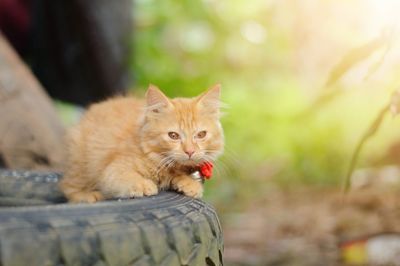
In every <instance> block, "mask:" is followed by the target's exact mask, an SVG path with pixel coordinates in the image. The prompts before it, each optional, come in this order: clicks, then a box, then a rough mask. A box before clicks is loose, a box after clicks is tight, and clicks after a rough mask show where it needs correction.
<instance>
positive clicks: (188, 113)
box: [174, 99, 197, 131]
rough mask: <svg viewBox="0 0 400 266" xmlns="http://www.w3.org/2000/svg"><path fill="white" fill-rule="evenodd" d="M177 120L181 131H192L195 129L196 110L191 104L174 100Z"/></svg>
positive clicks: (186, 101)
mask: <svg viewBox="0 0 400 266" xmlns="http://www.w3.org/2000/svg"><path fill="white" fill-rule="evenodd" d="M174 105H175V112H176V115H177V120H178V123H179V127H180V129H181V130H183V131H185V130H189V131H193V130H195V129H196V120H197V119H196V118H197V117H196V110H195V108H194V106H193V103H192V102H191V101H188V100H181V99H179V100H176V101H175V102H174Z"/></svg>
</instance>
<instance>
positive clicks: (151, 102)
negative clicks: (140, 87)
mask: <svg viewBox="0 0 400 266" xmlns="http://www.w3.org/2000/svg"><path fill="white" fill-rule="evenodd" d="M146 102H147V109H148V110H150V111H152V112H154V113H159V112H160V111H161V110H162V109H164V108H167V107H169V106H171V102H170V101H169V99H168V97H167V96H165V94H164V93H162V91H161V90H160V89H159V88H158V87H157V86H155V85H153V84H150V85H149V88H148V89H147V92H146Z"/></svg>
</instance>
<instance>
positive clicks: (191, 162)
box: [179, 160, 201, 167]
mask: <svg viewBox="0 0 400 266" xmlns="http://www.w3.org/2000/svg"><path fill="white" fill-rule="evenodd" d="M179 164H180V165H182V166H190V167H195V166H198V165H199V164H201V162H200V161H195V160H184V161H180V162H179Z"/></svg>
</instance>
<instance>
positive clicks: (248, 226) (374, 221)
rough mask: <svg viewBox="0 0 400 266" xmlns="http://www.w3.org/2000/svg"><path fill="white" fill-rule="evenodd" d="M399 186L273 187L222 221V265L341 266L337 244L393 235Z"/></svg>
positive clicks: (399, 209) (398, 209) (398, 210)
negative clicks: (346, 189) (348, 188)
mask: <svg viewBox="0 0 400 266" xmlns="http://www.w3.org/2000/svg"><path fill="white" fill-rule="evenodd" d="M399 197H400V193H399V188H394V187H391V188H389V187H387V188H379V189H374V188H369V189H363V190H357V191H351V192H350V193H349V194H348V195H347V196H343V193H342V192H341V190H340V189H338V188H320V187H312V188H296V189H294V188H291V189H282V188H279V187H273V188H270V189H269V190H267V192H266V193H265V195H263V196H261V197H260V198H259V200H257V201H256V202H252V203H251V204H249V206H247V207H246V208H244V210H243V211H240V212H237V213H233V214H232V213H231V214H227V215H226V216H223V217H222V221H223V228H224V239H225V240H224V241H225V253H224V258H225V262H226V264H227V265H307V266H310V265H311V266H312V265H346V264H345V263H344V262H343V259H342V258H341V257H342V252H341V249H340V248H339V244H340V243H342V242H343V241H346V240H351V239H358V238H360V237H361V238H365V237H368V236H371V235H374V234H377V233H382V232H395V231H397V232H399V230H400V223H399V222H398V221H399V219H400V201H399Z"/></svg>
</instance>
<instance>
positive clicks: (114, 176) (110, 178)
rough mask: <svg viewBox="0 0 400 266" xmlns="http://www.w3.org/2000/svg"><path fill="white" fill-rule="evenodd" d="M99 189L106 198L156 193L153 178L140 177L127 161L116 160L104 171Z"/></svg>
mask: <svg viewBox="0 0 400 266" xmlns="http://www.w3.org/2000/svg"><path fill="white" fill-rule="evenodd" d="M100 190H101V191H102V193H103V194H104V195H106V197H107V198H111V197H121V198H130V197H143V196H151V195H156V194H158V187H157V185H156V184H155V183H154V181H153V180H151V179H148V178H145V177H142V176H141V175H140V174H138V173H137V172H136V171H135V170H134V166H133V165H132V164H130V163H129V161H128V162H127V161H124V160H116V161H114V162H113V163H112V164H110V165H109V166H108V167H107V168H106V170H105V171H104V176H103V178H102V180H101V183H100Z"/></svg>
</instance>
